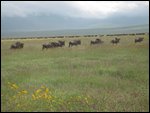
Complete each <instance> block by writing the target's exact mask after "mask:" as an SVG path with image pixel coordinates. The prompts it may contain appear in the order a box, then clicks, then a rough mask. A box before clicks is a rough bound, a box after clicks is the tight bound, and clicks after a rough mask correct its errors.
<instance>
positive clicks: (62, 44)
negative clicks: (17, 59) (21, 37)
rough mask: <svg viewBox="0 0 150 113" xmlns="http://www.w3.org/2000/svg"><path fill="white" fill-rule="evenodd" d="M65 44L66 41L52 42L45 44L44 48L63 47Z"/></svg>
mask: <svg viewBox="0 0 150 113" xmlns="http://www.w3.org/2000/svg"><path fill="white" fill-rule="evenodd" d="M64 45H65V41H58V42H50V43H48V44H43V45H42V50H43V49H45V48H46V49H48V48H55V47H62V46H64Z"/></svg>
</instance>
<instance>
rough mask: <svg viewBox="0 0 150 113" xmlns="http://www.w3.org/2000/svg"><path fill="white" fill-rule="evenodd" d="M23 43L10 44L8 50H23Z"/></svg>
mask: <svg viewBox="0 0 150 113" xmlns="http://www.w3.org/2000/svg"><path fill="white" fill-rule="evenodd" d="M23 46H24V43H21V42H16V43H15V44H12V45H11V47H10V49H18V48H23Z"/></svg>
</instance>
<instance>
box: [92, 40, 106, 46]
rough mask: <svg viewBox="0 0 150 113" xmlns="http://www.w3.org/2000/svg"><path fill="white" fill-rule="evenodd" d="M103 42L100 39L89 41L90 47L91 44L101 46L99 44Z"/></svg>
mask: <svg viewBox="0 0 150 113" xmlns="http://www.w3.org/2000/svg"><path fill="white" fill-rule="evenodd" d="M103 42H104V41H102V40H101V39H96V40H95V41H91V43H90V44H91V45H92V44H101V43H103Z"/></svg>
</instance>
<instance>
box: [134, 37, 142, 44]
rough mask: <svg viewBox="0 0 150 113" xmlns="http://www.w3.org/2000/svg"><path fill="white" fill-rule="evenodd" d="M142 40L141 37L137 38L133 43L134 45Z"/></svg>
mask: <svg viewBox="0 0 150 113" xmlns="http://www.w3.org/2000/svg"><path fill="white" fill-rule="evenodd" d="M143 39H144V38H141V37H140V38H138V39H135V43H136V42H142V41H143Z"/></svg>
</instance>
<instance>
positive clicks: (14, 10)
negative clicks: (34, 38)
mask: <svg viewBox="0 0 150 113" xmlns="http://www.w3.org/2000/svg"><path fill="white" fill-rule="evenodd" d="M54 16H56V17H55V18H56V19H53V20H51V18H54ZM1 17H2V25H3V26H2V28H4V29H5V30H7V29H10V28H11V27H12V25H11V26H9V24H10V23H11V24H13V23H15V21H18V20H15V19H16V17H17V19H19V21H24V22H25V23H27V24H28V23H29V22H27V20H29V19H30V21H32V20H33V19H32V18H33V17H37V20H38V19H39V17H43V18H44V17H45V18H44V19H46V18H47V19H49V21H48V23H49V26H53V28H55V29H57V28H67V25H68V26H72V27H73V22H74V23H75V25H77V24H78V25H79V27H80V25H81V24H80V21H79V20H80V19H81V20H82V21H83V22H82V24H83V23H84V22H86V24H85V25H82V27H89V26H95V25H98V24H100V23H107V24H108V23H109V24H114V23H115V22H113V20H114V21H117V20H119V21H121V19H122V20H123V21H122V22H126V23H127V22H129V23H130V24H131V23H132V21H133V23H135V22H136V21H137V24H138V23H139V24H141V23H142V20H143V23H144V22H145V23H147V20H148V18H149V1H2V2H1ZM58 17H59V18H60V20H58ZM124 17H125V18H124ZM3 18H4V19H3ZM61 18H62V19H61ZM44 19H43V20H42V19H41V20H40V19H39V20H38V22H39V21H41V22H43V24H42V25H44ZM63 19H64V20H63ZM67 19H68V20H67ZM133 19H136V20H135V22H134V20H133ZM138 19H141V20H138ZM37 20H36V19H34V21H33V22H32V23H34V25H35V26H38V25H36V24H37V23H36V21H37ZM56 20H57V21H56ZM66 20H67V21H68V24H66V22H65V21H66ZM71 20H72V21H71ZM84 20H85V21H84ZM87 20H88V21H90V22H91V21H93V23H92V22H91V25H90V22H88V21H87ZM95 20H97V21H98V23H96V21H95ZM101 20H102V21H103V22H101ZM13 21H14V22H13ZM104 21H105V22H104ZM139 21H140V22H139ZM69 22H70V24H69ZM54 23H55V25H54ZM58 23H59V25H60V26H59V25H57V24H58ZM64 23H65V24H64ZM120 23H121V22H120ZM18 24H19V25H17V23H15V25H16V26H15V25H13V26H14V27H13V29H15V28H17V29H21V28H19V27H18V26H20V25H21V22H20V23H18ZM22 24H23V23H22ZM30 24H31V23H30ZM30 24H29V25H30ZM61 24H62V25H61ZM115 24H117V23H115ZM118 24H119V23H118ZM135 24H136V23H135ZM46 25H47V24H45V26H46ZM63 25H64V27H63ZM31 26H32V25H31ZM39 26H40V25H39ZM22 27H24V25H22ZM47 27H48V25H47ZM76 27H77V26H76ZM41 28H42V26H41ZM68 28H69V27H68ZM25 29H26V28H25ZM43 29H44V28H43Z"/></svg>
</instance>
